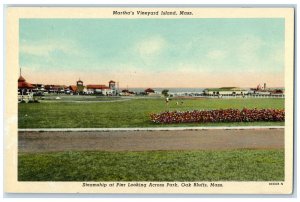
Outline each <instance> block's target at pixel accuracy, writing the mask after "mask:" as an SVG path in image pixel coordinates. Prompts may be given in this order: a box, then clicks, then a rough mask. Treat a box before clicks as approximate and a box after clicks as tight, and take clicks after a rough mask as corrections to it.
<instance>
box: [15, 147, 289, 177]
mask: <svg viewBox="0 0 300 202" xmlns="http://www.w3.org/2000/svg"><path fill="white" fill-rule="evenodd" d="M18 161H19V162H18V180H19V181H283V180H284V151H283V150H229V151H150V152H55V153H41V154H19V158H18Z"/></svg>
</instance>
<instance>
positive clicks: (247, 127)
mask: <svg viewBox="0 0 300 202" xmlns="http://www.w3.org/2000/svg"><path fill="white" fill-rule="evenodd" d="M284 128H285V127H284V126H237V127H235V126H232V127H230V126H229V127H228V126H226V127H165V128H162V127H160V128H159V127H157V128H21V129H18V131H19V132H91V131H95V132H110V131H184V130H259V129H284Z"/></svg>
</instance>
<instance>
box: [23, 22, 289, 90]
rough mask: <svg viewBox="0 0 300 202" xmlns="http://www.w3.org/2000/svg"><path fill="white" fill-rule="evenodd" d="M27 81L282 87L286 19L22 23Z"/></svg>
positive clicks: (123, 84)
mask: <svg viewBox="0 0 300 202" xmlns="http://www.w3.org/2000/svg"><path fill="white" fill-rule="evenodd" d="M19 44H20V50H19V51H20V61H19V62H20V66H21V67H22V72H23V75H24V76H25V77H26V79H27V80H28V81H29V82H32V83H37V82H38V83H60V84H73V83H75V81H76V80H77V79H78V78H81V79H82V80H83V81H84V82H85V84H102V83H104V84H106V83H107V82H108V81H109V80H111V79H112V80H116V81H119V82H120V86H127V85H129V86H130V87H218V86H232V85H233V86H244V87H245V86H254V85H257V84H258V83H263V82H267V83H268V84H270V85H271V86H283V85H284V80H283V73H284V19H279V18H278V19H266V18H265V19H224V18H223V19H21V20H20V41H19Z"/></svg>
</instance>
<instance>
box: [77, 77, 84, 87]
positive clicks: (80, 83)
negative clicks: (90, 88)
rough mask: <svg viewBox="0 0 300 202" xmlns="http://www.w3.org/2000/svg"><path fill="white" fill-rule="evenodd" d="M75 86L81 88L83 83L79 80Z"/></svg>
mask: <svg viewBox="0 0 300 202" xmlns="http://www.w3.org/2000/svg"><path fill="white" fill-rule="evenodd" d="M76 84H77V87H78V86H83V81H81V80H80V78H79V80H78V81H77V82H76Z"/></svg>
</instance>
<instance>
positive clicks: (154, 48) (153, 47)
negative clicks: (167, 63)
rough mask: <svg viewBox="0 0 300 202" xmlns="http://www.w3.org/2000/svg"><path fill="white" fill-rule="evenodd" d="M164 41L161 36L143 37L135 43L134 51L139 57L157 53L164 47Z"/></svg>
mask: <svg viewBox="0 0 300 202" xmlns="http://www.w3.org/2000/svg"><path fill="white" fill-rule="evenodd" d="M165 46H166V41H165V39H164V38H162V37H161V36H153V37H150V38H145V39H144V40H143V41H140V42H138V43H137V44H136V51H137V53H138V54H139V55H140V56H141V57H151V56H155V55H158V54H159V53H161V51H162V50H163V49H164V48H165Z"/></svg>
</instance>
